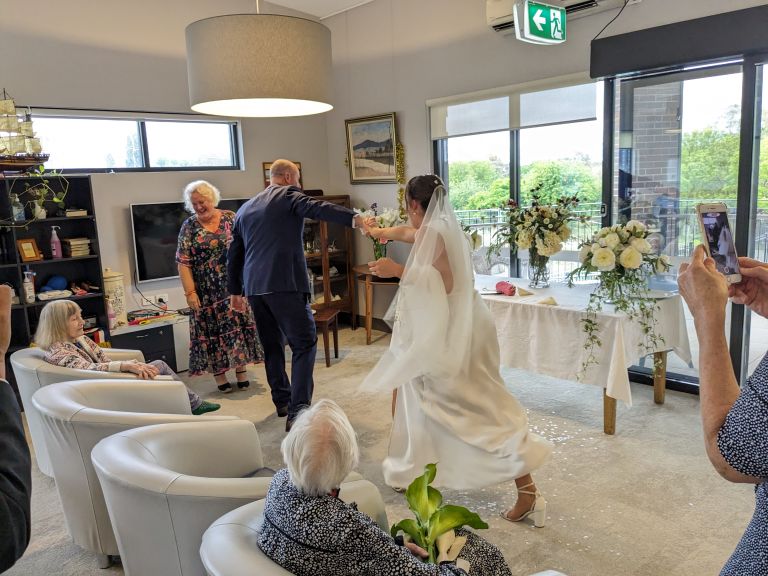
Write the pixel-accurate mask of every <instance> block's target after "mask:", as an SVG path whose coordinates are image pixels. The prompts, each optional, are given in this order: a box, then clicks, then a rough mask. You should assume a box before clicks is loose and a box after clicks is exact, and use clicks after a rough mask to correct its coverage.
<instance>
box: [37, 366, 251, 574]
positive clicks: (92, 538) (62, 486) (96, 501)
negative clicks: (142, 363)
mask: <svg viewBox="0 0 768 576" xmlns="http://www.w3.org/2000/svg"><path fill="white" fill-rule="evenodd" d="M32 404H33V406H34V407H35V409H36V410H37V411H38V413H39V415H40V420H41V422H42V424H43V432H44V439H45V443H46V446H47V448H48V454H49V455H50V458H51V465H52V467H53V475H54V479H55V480H56V488H57V490H58V491H59V498H60V499H61V506H62V508H63V510H64V517H65V519H66V522H67V527H68V529H69V533H70V535H71V536H72V538H73V540H74V541H75V544H77V545H79V546H81V547H82V548H85V549H86V550H90V551H92V552H95V553H96V554H99V555H100V558H99V561H100V564H101V565H102V567H105V566H107V565H109V562H110V560H109V556H112V555H117V554H118V548H117V542H116V541H115V535H114V533H113V531H112V525H111V524H110V521H109V515H108V513H107V508H106V505H105V503H104V496H103V494H102V491H101V486H100V485H99V481H98V478H97V477H96V472H95V471H94V469H93V464H92V462H91V450H92V449H93V447H94V446H95V445H96V444H97V443H98V442H99V441H100V440H102V439H103V438H106V437H107V436H111V435H112V434H116V433H118V432H123V431H125V430H128V429H131V428H137V427H140V426H147V425H150V424H162V423H169V422H195V423H196V424H198V425H200V426H204V425H206V424H208V423H209V422H214V421H220V420H238V418H237V417H235V416H219V415H217V414H207V415H205V416H192V413H191V411H190V407H189V399H188V396H187V390H186V388H185V386H184V384H183V383H182V382H177V381H173V380H165V381H157V380H134V381H125V380H77V381H73V382H60V383H57V384H51V385H50V386H45V387H43V388H41V389H40V390H38V391H37V392H35V394H34V395H33V396H32ZM137 526H140V527H141V528H142V529H143V528H144V525H143V523H139V524H137Z"/></svg>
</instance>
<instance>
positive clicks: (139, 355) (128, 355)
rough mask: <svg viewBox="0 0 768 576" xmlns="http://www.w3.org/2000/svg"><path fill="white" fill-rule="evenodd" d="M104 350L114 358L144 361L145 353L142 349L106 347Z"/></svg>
mask: <svg viewBox="0 0 768 576" xmlns="http://www.w3.org/2000/svg"><path fill="white" fill-rule="evenodd" d="M104 352H105V353H106V355H107V356H109V357H110V358H111V359H112V360H119V361H121V362H122V361H124V360H125V361H127V360H136V361H137V362H144V353H143V352H142V351H141V350H128V349H125V348H105V349H104Z"/></svg>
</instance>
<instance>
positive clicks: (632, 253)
mask: <svg viewBox="0 0 768 576" xmlns="http://www.w3.org/2000/svg"><path fill="white" fill-rule="evenodd" d="M647 237H648V229H647V228H646V227H645V224H643V223H642V222H639V221H637V220H630V221H629V222H627V223H626V224H624V225H621V224H616V225H614V226H610V227H605V228H601V229H600V230H599V231H598V232H597V233H596V234H595V235H594V236H593V237H592V239H591V240H588V241H586V242H583V243H582V244H581V245H580V247H579V263H580V264H579V266H578V267H577V268H576V269H575V270H573V271H572V272H570V273H569V274H568V277H567V278H568V285H569V286H573V281H574V279H575V278H579V277H586V276H587V275H589V274H595V273H596V274H598V276H599V279H600V283H599V284H598V286H597V288H596V289H595V291H594V292H593V293H592V294H591V296H590V298H589V304H588V305H587V309H586V314H585V317H584V318H583V319H582V327H583V329H584V333H585V334H586V342H585V344H584V348H585V350H587V352H588V355H587V359H586V360H585V361H584V364H583V365H582V367H581V368H582V369H581V373H580V374H581V375H583V374H584V373H585V371H586V369H587V368H588V367H589V366H590V365H592V364H596V363H597V359H596V357H595V351H596V348H598V347H600V346H601V345H602V342H601V340H600V337H599V326H598V324H597V320H596V318H597V312H599V311H600V310H602V305H603V303H604V302H605V303H610V304H613V306H614V308H615V309H616V310H617V311H620V312H623V313H625V314H626V315H627V316H629V317H630V318H632V319H633V320H636V321H637V322H638V323H639V324H640V326H641V327H642V330H643V334H644V335H645V340H644V342H643V343H642V344H641V345H642V348H643V352H644V353H646V354H648V353H651V352H653V351H654V350H656V349H657V348H658V347H659V345H660V344H662V343H663V342H664V339H663V338H662V337H661V336H660V335H659V334H657V333H656V322H655V313H656V311H657V310H658V304H657V303H656V300H655V299H653V298H651V297H650V295H649V292H648V277H649V276H651V275H653V274H661V273H663V272H666V271H667V270H668V269H669V267H670V263H669V257H668V256H667V255H665V254H661V255H659V254H656V253H654V251H653V248H652V247H651V244H650V243H649V242H648V240H647Z"/></svg>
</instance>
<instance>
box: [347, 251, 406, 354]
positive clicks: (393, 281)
mask: <svg viewBox="0 0 768 576" xmlns="http://www.w3.org/2000/svg"><path fill="white" fill-rule="evenodd" d="M352 270H353V271H354V273H355V276H356V277H357V279H358V280H359V281H361V282H364V283H365V343H366V344H370V343H371V330H372V328H373V287H374V285H376V284H387V285H389V286H393V285H394V286H396V285H397V284H399V283H400V279H399V278H379V277H378V276H375V275H374V274H373V273H371V270H370V268H368V265H367V264H358V265H357V266H353V267H352Z"/></svg>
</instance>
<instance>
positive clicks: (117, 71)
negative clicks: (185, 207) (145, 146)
mask: <svg viewBox="0 0 768 576" xmlns="http://www.w3.org/2000/svg"><path fill="white" fill-rule="evenodd" d="M255 7H256V3H255V2H254V1H253V0H220V1H217V2H211V1H210V0H163V1H161V2H158V1H154V0H132V1H131V2H124V1H122V0H121V1H117V0H103V1H101V2H92V1H90V0H67V1H66V2H61V1H60V0H39V1H38V2H37V3H36V4H35V7H34V10H32V11H30V10H29V9H28V8H25V7H24V6H22V5H20V4H18V3H16V2H11V1H10V0H0V14H2V18H0V88H2V87H5V88H6V89H7V90H8V92H9V93H10V94H11V95H12V96H13V97H14V98H15V99H16V102H17V103H19V104H23V105H30V106H40V107H58V108H92V109H97V110H136V111H150V112H184V113H189V102H188V93H187V69H186V55H185V53H186V47H185V40H184V29H185V27H186V26H187V25H188V24H189V23H191V22H194V21H196V20H199V19H201V18H206V17H209V16H216V15H220V14H235V13H252V12H255ZM267 11H269V12H280V13H288V14H290V13H293V14H295V12H292V11H290V10H284V9H280V8H277V7H274V6H270V5H269V4H267V3H265V2H262V12H267ZM241 127H242V135H243V156H244V158H243V160H244V166H245V170H244V171H203V172H162V173H161V172H150V173H136V174H125V173H123V174H97V175H94V176H93V193H94V197H95V198H94V199H95V204H96V219H97V222H98V227H99V240H100V246H101V253H102V263H103V265H104V266H109V267H110V268H113V269H114V270H118V271H120V272H123V273H124V274H125V278H126V287H127V288H128V292H129V304H133V305H135V307H138V306H139V300H138V294H137V292H136V291H135V290H132V289H131V285H132V281H131V280H129V279H130V278H131V276H132V272H133V269H134V263H133V249H132V243H131V242H132V240H131V235H130V215H129V211H128V205H129V204H130V203H131V202H152V201H167V200H177V199H179V198H180V196H181V190H182V188H183V187H184V185H185V184H187V183H188V182H190V181H191V180H195V179H199V178H203V179H207V180H210V181H212V182H213V183H214V184H216V185H217V186H218V187H219V188H220V189H221V191H222V194H223V195H224V196H226V197H243V196H250V195H253V194H254V193H255V192H257V191H259V190H261V189H262V188H263V177H262V170H261V163H262V162H266V161H271V160H274V159H276V158H281V157H283V158H290V159H295V160H299V161H301V163H302V172H303V176H304V184H305V186H306V187H307V188H323V189H326V190H328V192H331V190H330V189H329V188H328V183H329V178H328V156H327V152H326V142H327V135H326V123H325V119H324V118H323V117H322V116H316V117H308V118H292V119H268V120H261V119H248V120H245V121H243V122H242V125H241ZM142 291H143V292H145V293H147V294H155V293H159V292H163V293H168V294H169V296H170V305H171V306H173V307H176V306H179V307H180V306H185V305H186V304H185V301H184V296H183V291H182V289H181V287H180V283H179V281H178V280H175V281H160V282H152V283H147V284H143V285H142ZM131 293H132V294H133V296H134V297H135V298H136V300H135V302H131V301H130V298H131ZM133 307H134V306H131V308H133Z"/></svg>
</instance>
